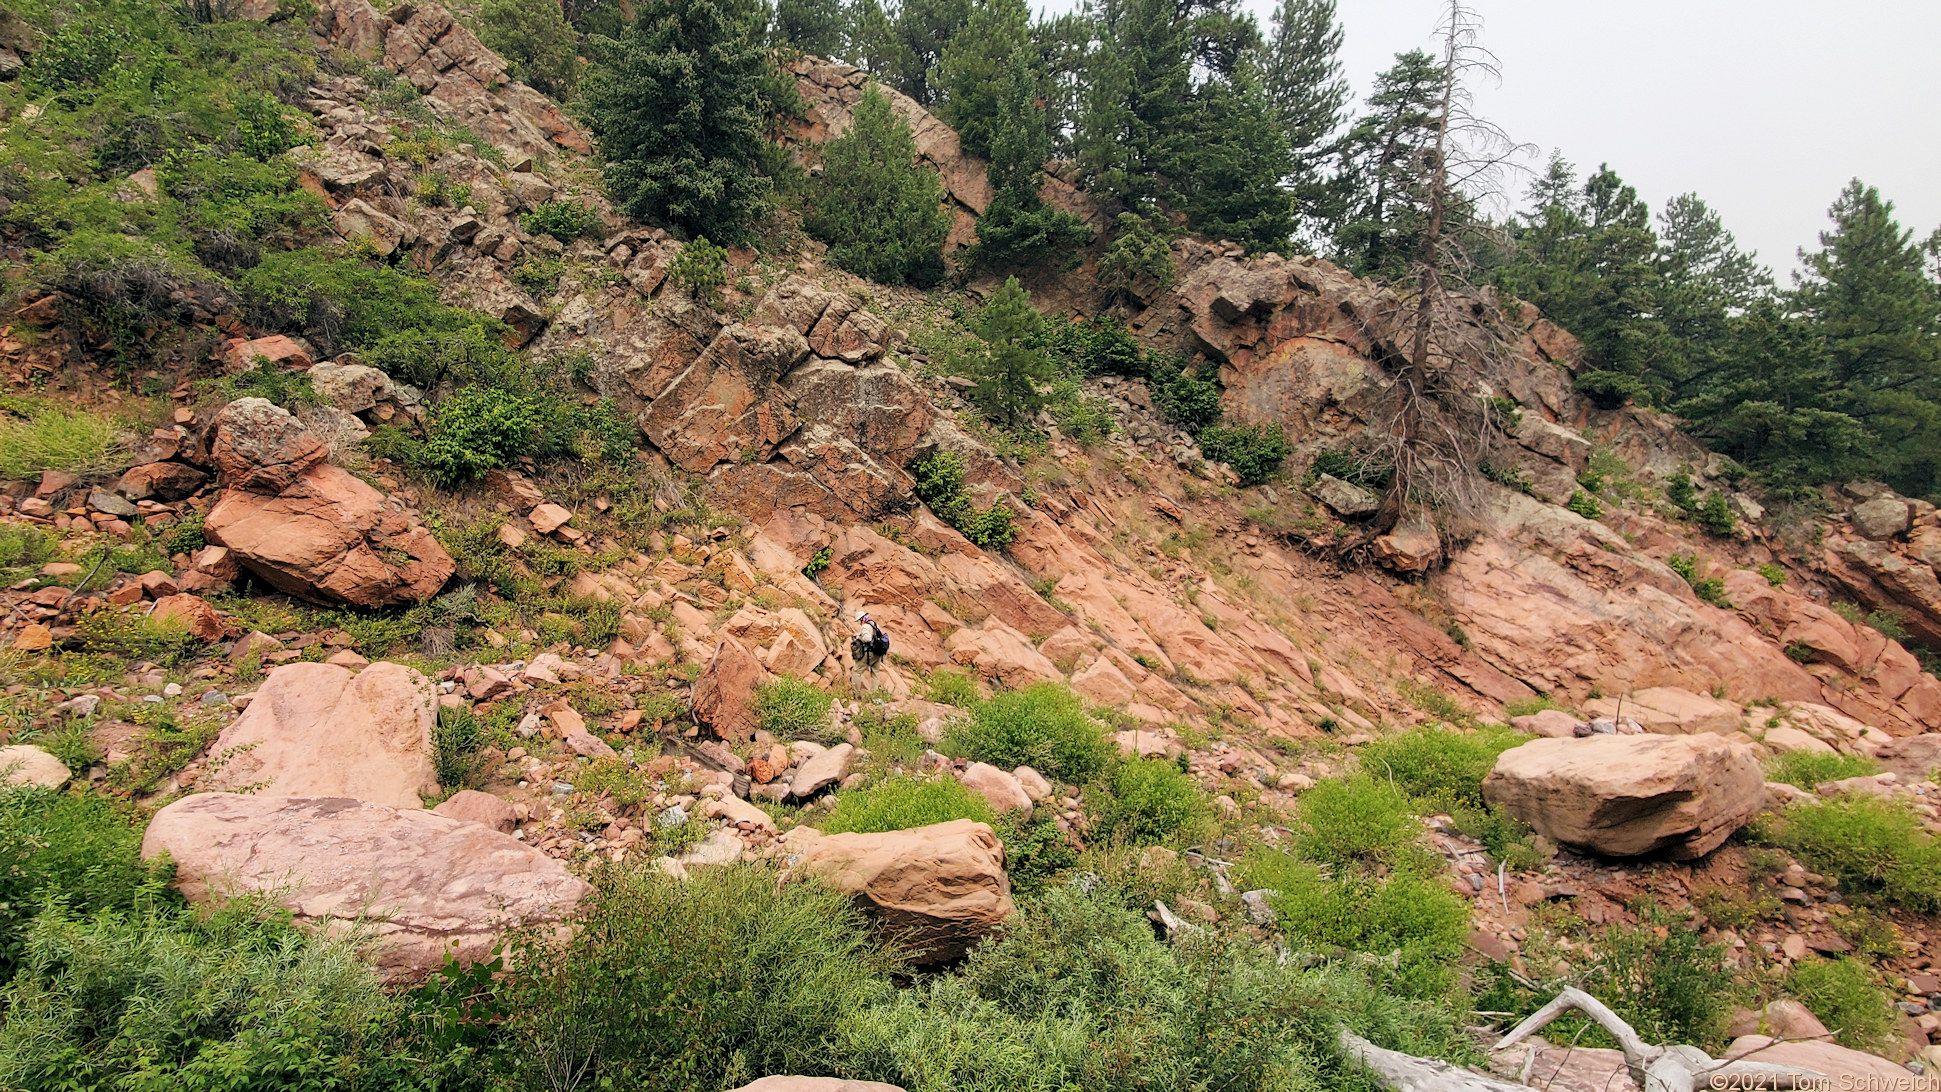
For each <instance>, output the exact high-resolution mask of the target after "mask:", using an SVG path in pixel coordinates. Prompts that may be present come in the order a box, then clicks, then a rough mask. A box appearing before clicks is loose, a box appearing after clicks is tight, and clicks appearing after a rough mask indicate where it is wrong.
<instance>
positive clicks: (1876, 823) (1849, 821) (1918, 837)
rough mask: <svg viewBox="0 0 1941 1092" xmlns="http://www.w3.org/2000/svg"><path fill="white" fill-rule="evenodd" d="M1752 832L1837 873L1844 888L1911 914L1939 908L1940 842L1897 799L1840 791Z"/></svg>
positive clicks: (1818, 869) (1825, 872) (1820, 870)
mask: <svg viewBox="0 0 1941 1092" xmlns="http://www.w3.org/2000/svg"><path fill="white" fill-rule="evenodd" d="M1754 837H1756V838H1758V839H1760V840H1763V841H1768V842H1771V843H1772V844H1773V845H1776V846H1778V847H1779V848H1781V849H1784V850H1787V851H1789V852H1791V853H1792V854H1793V855H1794V856H1796V857H1798V858H1799V859H1800V861H1801V862H1802V863H1803V864H1805V865H1806V867H1807V868H1810V869H1812V870H1813V871H1815V872H1818V873H1820V874H1821V875H1823V876H1830V877H1832V878H1834V879H1835V880H1837V881H1838V882H1839V884H1840V889H1841V890H1842V891H1843V892H1846V893H1848V894H1849V895H1852V896H1855V897H1859V898H1863V899H1875V900H1879V901H1880V902H1883V903H1886V904H1888V905H1891V906H1899V907H1902V908H1904V909H1907V910H1912V911H1915V912H1917V913H1923V914H1931V913H1934V912H1936V911H1937V910H1941V845H1936V843H1935V840H1934V836H1933V835H1931V834H1929V833H1928V832H1927V830H1926V829H1925V828H1924V827H1923V826H1922V824H1921V817H1920V816H1919V815H1916V814H1915V813H1914V812H1913V811H1912V810H1910V809H1908V808H1907V807H1905V806H1904V805H1901V804H1899V803H1896V802H1893V801H1888V800H1882V799H1880V798H1878V797H1873V796H1863V795H1847V796H1841V797H1836V798H1834V799H1832V800H1828V801H1826V802H1824V803H1821V804H1801V805H1796V806H1794V807H1791V808H1788V809H1786V811H1785V813H1784V814H1782V815H1779V816H1777V817H1774V818H1771V819H1769V820H1767V821H1764V822H1761V823H1760V824H1758V826H1757V827H1756V828H1755V830H1754Z"/></svg>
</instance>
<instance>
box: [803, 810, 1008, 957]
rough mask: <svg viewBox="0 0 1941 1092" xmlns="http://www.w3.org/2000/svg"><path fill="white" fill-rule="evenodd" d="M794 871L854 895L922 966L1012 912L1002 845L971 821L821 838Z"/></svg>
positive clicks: (967, 943) (963, 947) (955, 952)
mask: <svg viewBox="0 0 1941 1092" xmlns="http://www.w3.org/2000/svg"><path fill="white" fill-rule="evenodd" d="M797 867H799V868H800V869H801V870H802V871H803V872H807V873H812V874H815V875H820V876H822V877H824V878H825V879H827V880H828V882H829V883H831V884H833V885H834V886H835V887H836V888H838V889H839V890H842V891H846V892H848V893H849V894H851V895H854V896H855V897H856V900H857V902H858V903H860V904H861V905H862V906H863V907H864V908H865V909H866V910H868V911H869V912H870V913H871V914H873V915H874V916H875V918H876V919H877V921H878V922H879V923H881V924H882V926H883V928H884V929H885V930H886V931H887V932H889V933H890V934H892V935H894V936H897V937H899V938H901V939H902V940H904V941H905V942H907V943H908V944H910V945H911V947H912V948H913V949H914V950H915V951H916V952H917V953H918V955H917V958H918V961H919V962H922V963H937V962H941V961H943V960H947V959H955V958H956V957H958V956H961V955H963V954H964V953H965V952H967V951H969V950H970V948H971V946H972V945H973V944H975V943H977V941H979V940H981V939H982V938H983V937H984V936H986V935H987V934H989V933H990V932H991V930H993V929H996V928H997V927H998V926H999V925H1001V924H1003V923H1004V921H1005V920H1006V919H1007V918H1009V917H1010V916H1011V915H1012V913H1014V912H1015V911H1016V910H1017V906H1016V904H1014V903H1013V902H1012V901H1011V880H1010V877H1008V876H1006V875H1005V873H1004V845H1003V843H1001V842H999V841H998V839H997V835H996V834H994V833H992V831H991V828H990V827H989V826H987V825H986V824H983V823H978V822H973V821H972V820H969V819H953V820H951V821H950V822H948V823H936V824H932V825H931V826H927V827H917V828H915V829H914V830H896V831H890V832H888V833H886V834H831V835H826V836H824V837H821V838H817V839H815V840H814V841H812V842H810V843H809V844H808V846H807V847H806V848H805V849H804V850H803V851H802V856H801V860H800V862H799V864H798V866H797Z"/></svg>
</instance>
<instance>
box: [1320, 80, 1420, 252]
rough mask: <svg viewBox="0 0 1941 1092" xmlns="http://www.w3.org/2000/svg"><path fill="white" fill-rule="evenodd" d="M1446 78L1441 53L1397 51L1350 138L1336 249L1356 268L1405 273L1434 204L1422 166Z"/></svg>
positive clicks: (1378, 81) (1345, 145)
mask: <svg viewBox="0 0 1941 1092" xmlns="http://www.w3.org/2000/svg"><path fill="white" fill-rule="evenodd" d="M1442 85H1443V66H1442V65H1441V64H1440V63H1439V62H1437V60H1436V59H1435V58H1434V57H1431V56H1429V55H1428V54H1427V53H1424V52H1423V51H1421V50H1419V49H1418V50H1412V51H1410V52H1408V53H1398V54H1396V55H1395V64H1394V65H1393V66H1391V67H1390V68H1389V69H1388V70H1387V71H1386V72H1383V73H1381V74H1380V75H1379V76H1376V77H1375V90H1374V92H1373V93H1372V94H1370V95H1369V96H1368V107H1369V111H1368V113H1367V114H1365V115H1364V116H1363V117H1362V118H1361V119H1360V120H1359V121H1357V122H1356V123H1355V126H1354V128H1353V129H1352V130H1351V131H1350V132H1349V133H1348V135H1347V137H1346V138H1345V139H1344V142H1343V144H1344V161H1343V165H1342V166H1343V171H1342V175H1341V178H1340V179H1339V180H1338V181H1337V183H1336V184H1337V186H1339V187H1340V189H1341V192H1342V195H1343V196H1342V208H1341V212H1340V216H1341V223H1340V224H1339V225H1338V226H1337V227H1336V228H1335V231H1334V233H1333V234H1334V249H1335V253H1336V255H1337V257H1338V258H1339V259H1340V260H1341V262H1342V264H1344V265H1346V266H1347V267H1348V268H1349V269H1351V270H1353V271H1354V272H1356V273H1359V274H1361V275H1363V276H1379V277H1396V276H1400V275H1401V274H1402V272H1403V271H1404V270H1405V269H1406V267H1407V264H1408V260H1409V256H1410V255H1412V254H1413V253H1414V252H1415V251H1416V249H1417V241H1418V237H1419V235H1420V233H1421V231H1422V229H1423V225H1424V215H1423V208H1424V205H1425V204H1426V202H1425V199H1424V194H1423V193H1422V185H1421V172H1420V170H1419V166H1420V162H1421V160H1422V157H1423V154H1424V150H1425V149H1427V148H1429V147H1430V146H1431V144H1432V143H1433V140H1434V137H1435V124H1436V118H1437V112H1438V109H1439V105H1438V104H1439V103H1440V102H1441V100H1442Z"/></svg>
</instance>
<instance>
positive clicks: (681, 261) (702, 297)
mask: <svg viewBox="0 0 1941 1092" xmlns="http://www.w3.org/2000/svg"><path fill="white" fill-rule="evenodd" d="M667 279H668V281H669V282H671V283H672V284H673V285H674V287H676V288H680V289H684V290H686V291H687V293H688V294H689V295H691V296H693V297H694V298H695V299H696V300H699V301H701V302H703V303H706V304H708V305H709V306H713V307H719V306H720V305H721V286H722V285H724V284H727V283H728V252H727V251H726V250H724V249H722V248H721V247H718V246H715V245H714V244H713V243H710V242H708V237H707V236H705V235H703V236H701V237H700V238H698V239H696V240H694V241H693V242H691V243H688V244H687V245H685V246H683V247H681V252H680V253H679V254H676V255H674V261H673V263H672V264H671V265H669V266H668V269H667Z"/></svg>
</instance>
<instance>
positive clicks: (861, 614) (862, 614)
mask: <svg viewBox="0 0 1941 1092" xmlns="http://www.w3.org/2000/svg"><path fill="white" fill-rule="evenodd" d="M856 620H857V621H858V622H867V621H869V612H868V611H866V610H859V611H857V612H856Z"/></svg>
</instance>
